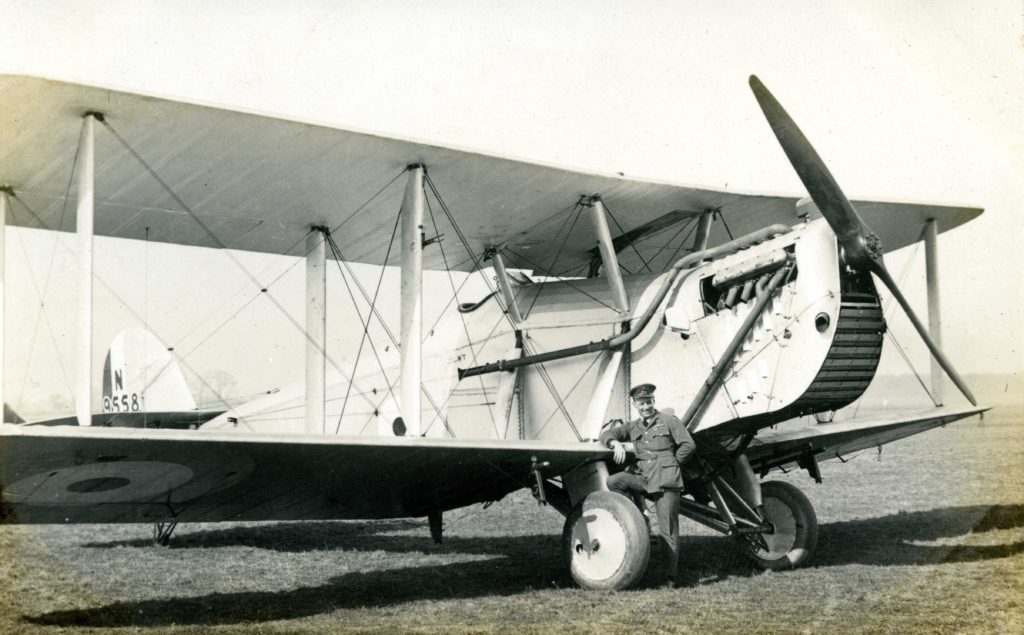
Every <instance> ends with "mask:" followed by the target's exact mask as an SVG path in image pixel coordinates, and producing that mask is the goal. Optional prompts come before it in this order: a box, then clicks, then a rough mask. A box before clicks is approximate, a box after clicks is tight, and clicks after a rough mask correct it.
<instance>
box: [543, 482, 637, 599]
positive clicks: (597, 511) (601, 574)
mask: <svg viewBox="0 0 1024 635" xmlns="http://www.w3.org/2000/svg"><path fill="white" fill-rule="evenodd" d="M588 543H589V544H590V545H592V546H595V547H596V549H594V550H593V551H591V550H589V549H587V547H586V545H587V544H588ZM602 547H603V548H604V549H603V550H602V549H601V548H602ZM562 554H563V556H564V557H565V562H566V564H567V565H568V567H569V573H570V574H571V575H572V579H573V580H575V581H576V584H578V585H579V586H581V587H582V588H584V589H607V590H618V589H626V588H628V587H630V586H632V585H634V584H636V583H637V582H638V581H639V580H640V579H641V578H642V577H643V575H644V573H645V572H646V571H647V562H648V560H649V559H650V556H651V543H650V539H649V537H648V531H647V523H645V522H644V517H643V515H642V514H641V513H640V510H639V509H637V508H636V505H634V504H633V501H631V500H629V499H628V498H626V497H625V496H623V495H621V494H616V493H615V492H607V491H597V492H591V493H590V494H589V495H587V497H586V498H584V499H583V500H582V501H580V503H579V504H577V505H576V506H575V507H573V509H572V512H571V513H570V514H569V516H568V517H567V518H566V519H565V527H564V528H563V530H562Z"/></svg>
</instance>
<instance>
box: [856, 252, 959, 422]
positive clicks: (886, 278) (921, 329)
mask: <svg viewBox="0 0 1024 635" xmlns="http://www.w3.org/2000/svg"><path fill="white" fill-rule="evenodd" d="M878 265H879V266H876V267H873V268H872V272H873V273H874V274H875V275H876V276H878V279H879V280H881V281H882V284H884V285H885V286H886V288H887V289H889V292H890V293H892V295H893V297H894V298H896V301H897V302H899V305H900V306H901V307H903V312H904V313H906V314H907V317H908V318H910V323H911V324H913V325H914V328H915V329H917V334H918V335H920V336H921V339H922V340H924V343H925V344H926V345H927V346H928V350H929V351H931V353H932V357H934V358H935V361H937V362H939V366H942V370H944V371H946V374H947V375H948V376H949V378H950V379H952V380H953V383H954V384H956V387H957V388H959V389H960V392H962V393H963V394H964V397H967V401H969V402H971V405H972V406H977V405H978V402H977V401H976V400H975V399H974V394H973V393H971V390H970V389H969V388H968V387H967V384H965V383H964V380H963V379H962V378H961V377H960V375H959V374H958V373H957V372H956V370H955V369H954V368H953V365H952V364H950V363H949V360H948V359H946V356H945V355H944V354H943V353H942V350H941V349H939V347H938V345H936V344H935V342H934V341H932V338H931V336H930V335H929V334H928V329H926V328H925V326H924V324H922V323H921V320H919V319H917V314H916V313H914V310H913V309H911V308H910V303H909V302H907V299H906V298H905V297H904V296H903V292H902V291H900V288H899V287H898V286H897V285H896V281H895V280H893V279H892V276H891V275H889V270H888V269H886V268H885V265H882V264H881V261H879V262H878Z"/></svg>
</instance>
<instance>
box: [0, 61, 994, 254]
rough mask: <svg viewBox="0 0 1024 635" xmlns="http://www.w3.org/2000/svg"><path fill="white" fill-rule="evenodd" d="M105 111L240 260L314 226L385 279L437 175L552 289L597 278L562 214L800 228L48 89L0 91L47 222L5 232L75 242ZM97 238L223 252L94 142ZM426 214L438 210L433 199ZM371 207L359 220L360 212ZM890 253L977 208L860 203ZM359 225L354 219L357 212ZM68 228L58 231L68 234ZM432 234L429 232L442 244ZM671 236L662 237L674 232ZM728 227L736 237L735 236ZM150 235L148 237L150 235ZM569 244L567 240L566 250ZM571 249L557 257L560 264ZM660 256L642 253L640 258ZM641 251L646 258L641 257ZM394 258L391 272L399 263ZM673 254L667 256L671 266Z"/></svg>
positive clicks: (755, 203)
mask: <svg viewBox="0 0 1024 635" xmlns="http://www.w3.org/2000/svg"><path fill="white" fill-rule="evenodd" d="M89 111H97V112H101V113H103V114H104V116H105V118H106V120H107V121H108V122H109V124H110V125H111V126H112V127H113V129H115V130H116V131H117V132H118V134H120V135H121V136H122V137H123V138H124V139H125V140H126V141H127V142H128V143H129V144H130V145H131V146H132V147H133V148H134V149H135V150H136V151H137V152H138V154H139V155H140V156H141V157H143V158H144V159H145V160H146V161H147V162H148V163H149V164H150V165H151V166H154V169H155V171H156V172H157V173H158V174H159V175H160V177H161V178H162V179H163V180H164V181H165V182H166V183H167V184H168V185H169V186H170V188H171V189H172V190H173V191H174V192H175V193H176V194H177V195H178V196H179V197H180V198H181V199H182V200H183V201H185V202H186V203H187V204H188V205H189V206H190V207H191V208H192V209H193V210H194V212H195V213H196V215H197V216H198V217H199V218H201V219H202V220H203V222H204V224H206V225H207V226H208V227H209V228H210V230H211V231H212V233H213V234H214V235H215V236H216V237H217V238H218V239H219V240H220V241H221V242H223V243H224V244H226V245H227V246H228V247H230V248H232V249H243V250H251V251H260V252H269V253H292V254H294V255H299V254H300V253H302V251H301V250H302V249H303V248H304V243H303V241H302V238H303V236H305V234H306V233H307V232H308V231H309V228H310V226H311V225H326V226H328V227H330V228H331V229H332V230H333V231H334V236H335V239H336V241H337V242H338V245H339V247H340V249H341V252H342V255H343V257H344V258H345V259H346V260H352V261H360V262H368V263H373V264H382V263H384V260H385V255H386V254H387V253H388V245H389V241H390V238H391V236H390V233H391V232H390V229H391V227H392V226H393V225H394V219H395V218H396V215H397V213H398V210H399V207H400V205H401V199H402V190H403V180H402V179H400V178H399V179H397V180H396V181H395V182H394V183H392V184H391V186H390V187H386V188H384V191H383V192H380V194H379V195H376V193H377V192H378V191H379V190H381V188H382V187H384V186H385V185H386V184H388V183H389V181H391V180H392V179H393V178H394V177H396V176H399V175H400V174H401V172H402V170H403V169H404V168H405V167H406V166H408V165H410V164H413V163H422V164H424V165H426V166H427V170H428V174H429V175H430V177H431V179H432V181H433V183H434V184H435V185H436V187H437V190H438V191H439V192H440V194H441V196H442V197H443V199H444V202H445V204H446V205H447V209H448V210H450V212H451V215H452V217H453V218H454V219H455V222H456V223H457V224H458V225H459V227H460V228H461V229H462V230H463V234H464V235H465V237H466V239H467V241H468V248H469V249H470V250H472V251H473V252H474V253H475V254H477V255H479V254H480V253H482V251H483V250H484V248H485V247H488V246H497V245H502V244H505V245H507V246H508V247H509V249H508V250H507V252H506V258H507V262H508V264H509V266H511V267H518V268H525V269H533V270H534V271H536V272H537V273H538V274H551V273H558V272H560V271H564V270H566V269H569V268H572V267H575V266H578V265H584V264H586V263H588V262H589V261H590V260H591V258H592V257H593V254H592V253H591V250H592V248H593V246H594V244H595V236H594V233H593V229H592V228H591V227H590V223H589V222H585V219H584V221H583V222H579V223H577V224H575V226H574V228H575V231H572V232H566V233H569V235H568V236H567V237H563V236H562V235H561V234H562V232H561V231H559V229H560V228H562V227H564V226H567V225H568V223H567V220H566V216H565V215H560V214H558V212H559V211H560V210H566V209H571V208H572V207H573V205H574V204H575V203H576V202H577V200H578V199H579V197H580V196H583V195H591V194H595V193H598V194H600V195H601V197H602V198H603V200H604V201H605V204H606V206H607V207H608V209H609V210H610V211H611V212H612V213H613V214H614V215H615V217H616V219H617V221H618V222H619V223H621V227H618V226H613V228H612V229H613V231H614V232H615V234H616V235H617V236H620V237H623V236H625V239H620V240H619V241H618V244H619V246H622V245H624V244H626V243H629V242H630V241H631V240H632V239H636V238H638V237H639V234H643V233H644V230H643V229H641V231H640V232H638V233H632V234H631V233H630V232H633V230H637V229H638V228H644V227H646V228H648V229H650V228H651V227H652V226H651V225H650V223H651V222H652V221H656V220H657V219H666V218H672V217H673V216H674V218H675V219H676V221H680V222H681V221H685V220H686V219H688V218H692V217H695V216H696V215H698V214H700V213H702V212H704V211H706V210H713V209H714V210H719V211H720V213H721V218H723V219H724V222H716V223H714V225H713V227H712V232H711V235H710V237H709V245H711V246H714V245H716V244H719V243H722V242H725V241H726V240H729V233H730V232H731V234H732V235H735V236H739V235H741V234H745V233H748V232H751V231H754V230H757V229H760V228H761V227H764V226H766V225H769V224H772V223H785V224H788V225H792V224H793V223H795V222H796V221H797V220H798V219H797V216H796V213H795V204H796V201H797V197H792V196H764V195H751V194H740V193H735V192H723V191H718V190H710V189H702V188H694V187H686V186H680V185H671V184H665V183H656V182H650V181H638V180H632V179H626V178H623V177H620V176H612V175H599V174H588V173H583V172H576V171H570V170H566V169H561V168H556V167H550V166H545V165H538V164H535V163H526V162H522V161H516V160H511V159H507V158H500V157H495V156H488V155H484V154H480V153H476V152H466V151H460V150H454V149H449V148H441V147H437V146H432V145H428V144H423V143H416V142H410V141H404V140H399V139H390V138H384V137H379V136H374V135H369V134H364V133H358V132H351V131H347V130H339V129H335V128H328V127H325V126H320V125H313V124H310V123H303V122H297V121H286V120H283V119H276V118H271V117H266V116H259V115H254V114H249V113H243V112H238V111H232V110H224V109H218V108H211V107H207V106H198V105H194V104H188V103H182V102H177V101H169V100H164V99H155V98H152V97H145V96H141V95H134V94H129V93H123V92H117V91H111V90H106V89H101V88H95V87H89V86H81V85H77V84H68V83H62V82H55V81H50V80H44V79H38V78H30V77H21V76H0V181H2V182H3V183H4V184H6V185H10V186H11V187H13V188H14V190H15V192H16V193H17V194H18V196H19V197H20V198H21V199H23V200H24V201H25V202H26V203H27V204H28V205H29V207H31V208H32V209H33V210H34V212H35V214H36V215H37V216H38V218H35V217H33V216H32V215H31V214H29V213H28V212H27V211H26V210H24V209H22V208H20V206H18V205H13V206H12V211H11V212H9V215H8V222H9V223H12V224H15V225H24V226H30V227H31V226H34V227H39V226H43V227H46V228H50V229H61V230H65V231H68V230H72V229H73V227H74V218H73V216H74V215H73V214H67V215H63V214H62V213H61V210H62V206H63V204H64V190H63V188H64V187H65V186H66V184H67V182H68V178H69V175H70V173H71V168H72V164H73V161H74V157H75V150H76V144H77V141H78V136H79V129H80V125H81V116H82V115H83V114H84V113H85V112H89ZM96 156H97V161H96V165H97V171H96V180H97V185H96V209H95V231H96V233H97V234H100V235H106V236H116V237H122V238H136V239H143V238H145V239H147V240H155V241H160V242H169V243H177V244H184V245H200V246H211V247H212V246H215V245H214V243H213V241H212V240H211V239H210V237H209V236H208V235H207V234H206V233H205V232H204V231H203V230H202V229H201V228H200V227H199V226H198V225H197V224H196V223H195V222H194V221H193V220H192V219H191V218H189V217H188V215H187V214H186V213H185V212H184V211H183V210H182V209H181V208H180V207H179V206H178V205H176V204H175V203H174V202H173V200H172V199H171V198H170V197H169V196H168V194H167V193H166V192H165V191H164V190H163V189H161V187H160V186H159V185H158V184H157V183H156V181H155V180H154V179H152V178H151V177H150V176H149V175H148V174H146V173H145V172H144V171H143V168H142V167H141V166H140V165H139V164H138V163H137V161H136V160H135V159H134V158H133V157H132V156H131V155H130V154H129V152H128V151H127V150H125V149H124V148H123V147H122V146H121V145H120V143H119V142H118V141H117V140H116V139H115V138H114V137H113V135H111V134H108V133H107V131H105V130H103V129H102V128H101V127H98V130H97V134H96ZM428 199H429V197H428ZM368 201H371V202H370V204H369V205H367V206H366V207H365V208H362V206H363V205H364V204H366V203H367V202H368ZM854 204H855V205H857V208H858V210H859V211H860V213H861V215H862V216H863V217H864V220H865V221H866V222H867V223H868V225H870V226H871V227H872V228H873V229H874V230H875V231H876V232H877V233H878V235H879V237H880V238H881V239H882V243H883V245H885V247H886V248H887V249H896V248H899V247H901V246H904V245H906V244H909V243H911V242H914V241H916V240H918V239H919V237H920V232H921V227H922V226H923V224H924V222H925V221H926V220H927V219H929V218H935V219H936V220H937V221H938V227H939V229H940V231H945V230H947V229H951V228H952V227H955V226H957V225H959V224H961V223H964V222H967V221H968V220H970V219H972V218H974V217H976V216H977V215H978V214H980V213H981V210H980V209H975V208H967V207H947V206H937V205H916V204H903V203H881V202H858V201H854ZM357 211H358V213H356V212H357ZM62 219H63V220H62ZM435 225H436V229H435ZM677 225H678V222H677V223H675V224H670V226H668V227H665V228H664V234H662V235H663V236H671V235H673V234H675V233H676V228H677ZM726 226H728V230H727V229H726ZM147 232H148V233H147ZM425 232H426V234H427V237H431V236H433V235H434V233H435V232H436V233H438V234H443V235H444V236H445V239H444V240H445V243H444V255H443V256H442V253H441V250H440V249H436V248H428V249H426V250H425V252H424V266H427V267H429V268H441V267H442V266H443V265H444V264H445V262H444V261H447V265H448V267H449V268H452V269H457V270H463V271H469V270H471V269H472V268H473V266H474V265H473V260H472V258H471V256H470V254H469V251H468V250H467V248H466V246H465V245H463V244H462V243H461V240H459V239H458V235H459V232H457V231H455V228H454V227H452V225H451V224H450V223H449V221H448V219H447V215H446V214H445V213H444V212H443V210H442V209H441V208H440V206H438V205H436V204H435V205H433V206H432V207H431V215H430V216H428V218H427V219H426V227H425ZM563 238H565V240H564V241H563ZM563 242H564V251H563V256H562V257H560V258H559V260H558V261H557V262H555V261H554V259H555V255H556V253H557V252H558V251H559V249H560V246H561V245H562V244H563ZM663 244H664V243H663V242H662V243H659V242H658V240H656V239H653V238H652V239H651V240H648V241H646V242H644V243H643V244H642V245H637V252H633V250H632V249H630V252H631V253H637V254H638V255H641V257H643V258H645V259H647V258H649V257H650V256H652V255H653V254H654V253H655V252H657V251H658V250H659V248H660V247H661V246H662V245H663ZM645 250H646V251H645ZM398 251H399V250H397V249H396V250H392V257H391V260H392V262H393V261H395V260H396V259H397V255H396V254H397V252H398ZM672 251H673V250H671V249H669V250H666V252H667V253H672Z"/></svg>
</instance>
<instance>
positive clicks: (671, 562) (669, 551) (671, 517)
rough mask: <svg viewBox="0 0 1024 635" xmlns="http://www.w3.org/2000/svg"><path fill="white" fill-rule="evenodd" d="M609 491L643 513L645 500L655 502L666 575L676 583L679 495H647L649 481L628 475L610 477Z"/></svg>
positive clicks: (675, 492)
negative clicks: (664, 553) (617, 494)
mask: <svg viewBox="0 0 1024 635" xmlns="http://www.w3.org/2000/svg"><path fill="white" fill-rule="evenodd" d="M608 489H609V490H611V491H613V492H617V493H619V494H622V495H623V496H625V497H627V498H629V499H631V500H632V501H633V502H634V503H635V504H636V506H637V507H639V508H640V511H641V512H643V511H644V498H648V499H650V500H653V501H654V508H655V510H656V512H657V515H658V539H659V541H660V542H661V545H662V547H663V548H664V550H665V552H666V556H667V559H668V562H667V569H668V570H667V575H668V577H669V578H670V579H671V580H673V581H674V580H675V579H676V574H677V573H678V570H679V492H678V491H676V490H661V491H658V492H648V491H647V481H646V479H644V477H642V476H640V475H639V474H630V473H629V472H619V473H618V474H612V475H611V476H609V477H608Z"/></svg>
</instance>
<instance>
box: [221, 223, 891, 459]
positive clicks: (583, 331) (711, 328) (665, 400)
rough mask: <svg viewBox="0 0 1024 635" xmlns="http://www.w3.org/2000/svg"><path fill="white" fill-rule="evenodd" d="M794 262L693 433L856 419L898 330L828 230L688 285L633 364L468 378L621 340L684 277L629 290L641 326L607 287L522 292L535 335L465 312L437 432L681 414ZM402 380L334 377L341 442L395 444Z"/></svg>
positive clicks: (294, 409)
mask: <svg viewBox="0 0 1024 635" xmlns="http://www.w3.org/2000/svg"><path fill="white" fill-rule="evenodd" d="M788 262H792V263H794V266H792V269H791V271H790V272H789V273H788V274H787V276H786V278H785V279H784V282H783V283H782V285H781V287H780V288H779V290H778V291H777V292H776V293H775V294H774V295H773V296H772V297H771V299H770V300H769V301H768V304H767V305H766V307H765V310H764V312H763V313H762V314H761V315H760V316H759V317H758V319H757V320H756V321H755V322H754V326H753V328H752V329H751V330H750V331H749V333H747V335H746V336H745V337H744V338H743V342H742V344H741V346H740V347H739V349H738V352H737V354H736V355H735V356H734V358H733V359H732V360H731V361H730V362H729V363H728V367H727V372H726V373H725V374H724V377H723V379H724V381H723V382H722V383H721V386H720V387H719V388H718V389H717V390H715V391H714V395H713V397H712V398H711V399H710V401H709V402H708V404H707V407H706V408H705V409H704V410H703V413H702V415H701V416H700V418H699V421H698V423H697V424H696V425H695V428H694V429H695V431H696V432H697V433H698V434H707V433H714V431H716V430H717V431H722V432H727V433H729V434H733V433H736V432H747V431H753V430H756V429H757V428H759V427H763V426H766V425H771V424H774V423H777V422H779V421H781V420H785V419H788V418H791V417H793V416H796V415H798V414H804V413H809V412H816V411H822V410H829V409H835V408H838V407H841V406H843V405H845V404H847V403H849V402H851V401H852V400H853V399H855V398H856V397H857V396H859V395H860V394H861V392H863V390H864V389H865V388H866V387H867V384H868V382H869V381H870V379H871V377H872V376H873V374H874V370H875V367H876V366H877V361H878V355H879V353H880V348H881V333H882V331H883V329H884V323H883V322H882V318H881V312H880V310H879V309H878V296H877V294H876V292H875V290H874V287H873V284H872V283H871V280H870V278H869V277H868V276H866V275H862V274H858V273H857V272H853V271H850V270H849V269H847V268H846V267H844V266H842V265H841V263H840V254H839V250H838V248H837V246H836V240H835V236H834V235H833V233H832V232H831V230H830V229H829V227H828V225H827V224H826V223H825V222H824V221H823V220H817V221H812V222H809V223H806V224H801V225H798V226H797V227H795V228H794V229H793V231H791V232H788V233H785V234H782V235H779V236H776V237H774V238H771V239H769V240H766V241H764V242H761V243H759V244H756V245H753V246H750V247H749V248H746V249H743V250H741V251H738V252H736V253H732V254H729V255H726V256H724V257H721V258H718V259H716V260H712V261H710V262H705V263H702V264H701V265H699V266H697V267H695V268H693V269H689V270H686V271H684V272H683V273H682V274H681V275H680V276H679V279H678V280H676V282H675V284H674V286H673V287H672V288H671V290H670V292H669V293H668V295H667V296H666V297H665V299H664V300H663V301H662V302H661V304H660V306H658V307H657V308H656V310H655V313H654V317H653V319H652V320H651V321H650V323H649V324H648V325H647V327H646V328H645V329H644V330H643V331H642V332H640V334H639V335H638V336H637V337H636V339H634V340H633V341H632V342H630V343H629V344H628V345H627V346H625V347H622V349H621V354H620V355H618V356H616V355H615V352H614V351H601V352H597V353H588V354H583V355H576V356H571V357H566V358H564V359H558V360H554V361H548V362H545V363H542V364H535V365H530V366H525V367H522V368H519V369H518V370H515V371H499V372H494V373H490V374H486V375H481V376H478V377H467V378H465V379H462V380H461V381H460V380H459V378H458V371H459V369H460V368H463V369H464V368H466V367H469V366H475V365H478V364H481V363H485V362H491V361H495V360H499V359H513V358H517V357H520V356H523V355H535V354H538V353H544V352H549V351H557V350H560V349H564V348H568V347H572V346H577V345H580V344H586V343H588V342H594V341H598V340H603V339H606V338H609V337H613V336H615V335H617V334H620V333H622V332H623V330H625V329H628V325H629V324H630V321H631V320H632V319H635V318H636V317H637V316H639V315H640V314H641V313H643V312H644V311H645V310H646V309H647V308H648V307H649V305H650V304H651V302H652V300H653V298H654V296H655V295H656V294H657V290H658V289H659V288H660V287H661V286H662V284H663V282H664V281H665V278H666V277H667V276H669V275H671V274H670V273H660V274H646V275H632V276H624V278H623V282H624V285H625V288H626V293H627V297H628V300H629V310H628V311H627V312H620V311H618V310H616V309H615V308H613V307H614V303H613V302H612V299H611V291H610V290H609V286H608V283H607V280H606V279H605V278H603V277H595V278H587V279H573V280H559V281H548V282H542V283H535V284H528V285H522V286H519V287H517V288H516V302H517V304H518V306H519V310H520V313H521V314H522V316H523V323H522V324H520V325H515V324H513V323H512V322H511V320H510V319H509V318H508V315H507V313H506V311H505V309H504V307H503V306H502V304H501V303H499V302H498V301H497V300H496V299H492V300H490V301H487V302H483V303H481V304H480V305H479V306H478V307H476V308H475V309H473V310H472V311H469V312H467V313H464V314H461V316H460V323H457V324H448V325H447V327H446V329H447V332H448V335H447V336H439V337H428V338H427V339H426V340H425V342H424V394H425V396H426V398H425V399H424V400H423V402H424V403H423V411H422V421H423V430H424V431H425V434H426V435H427V436H455V437H457V438H500V439H542V440H549V441H578V440H580V439H586V438H596V437H597V435H598V433H599V432H600V428H601V425H602V424H603V423H605V422H606V421H608V420H611V419H624V418H627V417H630V416H631V413H630V411H629V403H628V397H627V391H628V388H629V386H630V385H633V384H637V383H644V382H650V383H653V384H656V385H657V386H658V392H657V398H658V405H659V407H660V408H662V409H665V408H671V409H673V410H675V411H676V413H677V414H682V412H683V411H685V410H686V409H687V406H688V405H689V404H690V402H691V400H692V399H693V398H694V396H695V395H696V394H697V393H698V392H699V390H700V388H701V386H702V385H703V384H704V383H705V382H706V380H707V379H708V377H709V373H710V372H711V369H712V367H713V366H714V365H715V363H716V362H718V361H719V358H720V357H721V356H722V353H723V351H725V350H726V348H727V347H728V345H729V343H730V342H731V341H732V339H733V338H734V337H735V336H736V333H737V331H738V329H739V327H740V325H741V323H742V322H743V321H744V318H745V317H746V316H747V314H748V313H749V312H750V311H751V309H752V307H753V305H754V300H755V298H756V297H757V294H758V292H759V289H760V288H761V287H762V286H763V282H764V279H765V278H766V277H767V276H770V275H772V273H773V272H774V271H776V270H778V268H779V267H781V266H782V265H783V264H784V263H788ZM759 281H760V283H759ZM517 326H518V327H519V328H516V327H517ZM436 330H437V331H443V330H445V329H443V328H442V329H436ZM609 366H611V368H609ZM398 376H399V373H398V365H397V355H395V356H394V357H392V358H391V359H389V360H385V362H384V363H383V364H382V365H380V366H378V367H377V368H376V369H374V370H373V371H367V372H365V373H362V374H360V375H358V376H356V377H355V378H354V379H353V380H352V381H349V380H348V379H347V378H345V377H343V376H340V375H335V377H334V378H333V380H332V381H330V382H329V386H330V387H329V389H328V397H327V409H326V412H327V414H326V422H325V423H326V428H327V431H328V432H329V433H330V432H336V433H337V434H342V435H393V434H395V433H396V430H395V425H394V423H395V419H396V418H397V417H398V416H399V413H398V403H397V402H398V400H397V394H398V391H399V389H400V384H399V379H398ZM302 396H303V392H302V390H301V387H294V388H289V389H284V390H282V391H281V392H280V393H277V394H274V395H268V396H266V397H264V398H261V399H260V400H259V401H256V402H253V403H251V404H247V405H245V406H242V407H239V408H236V409H234V410H232V411H229V412H227V413H225V414H224V415H222V416H221V417H218V418H217V419H215V420H213V421H211V422H210V423H209V424H207V426H205V427H206V428H209V429H224V428H226V427H241V428H243V429H257V430H259V431H261V432H301V431H302V429H303V425H304V423H303V421H304V417H303V409H304V406H303V400H302ZM595 404H596V405H595ZM343 410H344V412H343Z"/></svg>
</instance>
